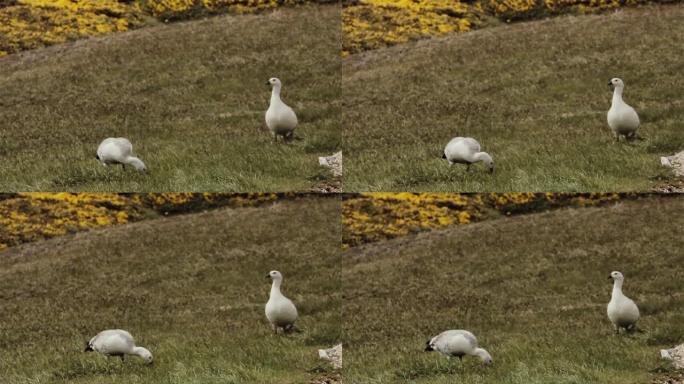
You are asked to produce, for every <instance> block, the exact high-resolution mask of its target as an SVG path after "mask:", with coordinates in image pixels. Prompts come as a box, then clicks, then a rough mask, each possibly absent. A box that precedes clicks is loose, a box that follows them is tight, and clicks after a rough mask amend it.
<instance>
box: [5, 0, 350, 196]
mask: <svg viewBox="0 0 684 384" xmlns="http://www.w3.org/2000/svg"><path fill="white" fill-rule="evenodd" d="M339 22H340V8H339V7H338V6H335V5H328V6H323V5H309V6H301V7H296V8H286V9H281V10H277V11H273V12H264V13H261V14H258V15H245V16H217V17H212V18H208V19H204V20H196V21H189V22H183V23H173V24H169V25H160V26H155V27H150V28H145V29H142V30H137V31H132V32H125V33H120V34H114V35H108V36H105V37H99V38H93V39H88V40H82V41H78V42H74V43H66V44H60V45H58V46H54V47H50V48H46V49H38V50H33V51H29V52H23V53H19V54H15V55H10V56H7V57H3V58H0V116H2V118H1V119H0V133H1V136H0V137H1V139H0V162H2V163H3V164H4V166H3V167H2V168H0V190H2V191H33V190H38V191H65V190H68V191H72V190H78V191H117V192H120V191H144V192H154V191H170V190H172V191H203V192H205V191H233V192H235V191H240V192H242V191H250V192H252V191H269V192H270V191H302V190H309V189H311V188H312V187H314V186H317V185H319V184H321V183H325V182H326V180H328V179H330V178H331V176H329V172H328V171H327V170H326V169H323V168H322V167H320V166H319V165H318V159H317V157H318V156H322V155H330V154H332V153H333V152H335V151H336V150H337V149H338V147H339V145H340V141H341V132H340V127H339V113H340V109H339V95H340V60H339V39H340V31H339ZM270 77H279V78H280V79H281V80H282V82H283V94H282V96H283V100H284V101H285V102H286V103H288V104H289V105H290V106H292V107H293V108H294V109H295V110H296V111H297V113H298V117H299V120H300V125H299V127H298V128H297V131H296V136H298V139H297V140H295V141H294V142H293V143H291V144H283V143H278V144H275V143H273V139H272V137H271V135H270V133H269V132H268V130H267V128H266V125H265V121H264V113H265V111H266V109H267V107H268V103H269V99H270V91H271V90H270V88H269V87H268V86H267V85H265V83H266V81H267V80H268V79H269V78H270ZM120 136H123V137H128V138H129V139H130V140H131V142H132V143H133V150H134V152H136V153H137V154H138V155H139V157H140V158H141V159H142V160H143V161H144V162H145V163H146V164H147V166H148V168H149V170H150V174H148V175H142V174H138V173H136V172H134V171H133V170H132V169H129V170H127V171H122V170H121V169H120V168H119V167H107V168H105V167H103V166H101V165H100V164H98V162H97V160H96V159H95V151H96V149H97V147H98V144H99V143H100V141H101V140H103V139H104V138H106V137H120Z"/></svg>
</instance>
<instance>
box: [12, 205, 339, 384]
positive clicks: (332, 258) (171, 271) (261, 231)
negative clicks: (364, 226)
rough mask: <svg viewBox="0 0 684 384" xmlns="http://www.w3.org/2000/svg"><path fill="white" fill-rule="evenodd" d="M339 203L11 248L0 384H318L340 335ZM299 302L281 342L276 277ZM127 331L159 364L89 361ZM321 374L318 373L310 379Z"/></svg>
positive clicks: (192, 217)
mask: <svg viewBox="0 0 684 384" xmlns="http://www.w3.org/2000/svg"><path fill="white" fill-rule="evenodd" d="M339 204H340V202H339V199H338V198H320V197H318V198H317V197H308V198H300V199H297V200H295V201H289V202H281V203H275V204H273V205H271V206H268V207H261V208H240V209H222V210H215V211H211V212H207V213H199V214H188V215H183V216H175V217H169V218H160V219H150V220H146V221H143V222H139V223H135V224H129V225H125V226H121V227H114V228H109V229H103V230H96V231H91V232H87V233H80V234H76V235H70V236H64V237H60V238H56V239H52V240H48V241H42V242H37V243H32V244H25V245H22V246H17V247H12V248H8V249H5V250H2V251H0V301H1V302H2V311H0V324H2V327H0V355H2V364H0V382H2V383H3V384H20V383H21V384H24V383H34V384H42V383H64V382H69V383H76V384H78V383H84V384H85V383H94V382H97V383H184V384H185V383H190V384H192V383H197V384H199V383H202V384H206V383H221V384H226V383H236V384H237V383H273V384H276V383H277V384H288V383H297V384H300V383H309V382H311V380H312V379H313V378H316V377H320V376H321V375H331V374H332V372H330V369H329V368H327V364H326V363H324V362H322V361H320V360H318V354H317V349H318V348H323V347H326V348H329V347H330V346H332V345H333V344H335V343H336V342H338V341H339V340H340V338H341V325H340V316H341V314H340V308H341V303H340V294H339V291H340V281H339V277H340V275H339V251H338V250H339V236H338V232H339V225H338V222H337V220H333V219H331V218H337V217H339V215H340V209H339ZM272 269H278V270H280V271H281V272H282V273H283V274H284V277H285V280H284V283H283V291H284V293H285V294H286V295H288V296H289V297H290V298H291V299H292V300H293V301H294V302H295V303H296V304H297V306H298V309H299V313H300V318H299V320H298V322H297V327H298V328H300V329H301V332H300V333H294V334H291V335H287V336H283V335H278V336H273V335H272V332H271V328H270V326H269V324H268V322H267V320H266V317H265V315H264V312H263V311H264V305H265V303H266V301H267V300H268V294H269V289H270V282H269V281H268V280H266V279H265V278H264V276H265V275H266V274H267V273H268V271H270V270H272ZM107 328H123V329H127V330H129V331H130V332H131V333H132V334H133V336H134V337H136V338H137V341H138V344H139V345H142V346H145V347H147V348H149V349H150V350H151V351H152V353H153V354H154V356H155V364H154V365H153V366H151V367H148V366H145V365H144V364H143V363H142V361H141V360H140V359H139V358H137V357H130V358H127V359H126V361H124V362H123V363H122V362H121V361H119V359H117V358H110V359H107V358H105V357H103V356H100V355H97V354H93V353H83V352H82V351H83V346H84V345H85V342H86V341H87V340H88V339H89V338H90V337H92V336H93V335H94V334H96V333H97V332H99V331H100V330H103V329H107ZM309 371H312V372H309Z"/></svg>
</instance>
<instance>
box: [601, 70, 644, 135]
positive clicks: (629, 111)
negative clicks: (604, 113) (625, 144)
mask: <svg viewBox="0 0 684 384" xmlns="http://www.w3.org/2000/svg"><path fill="white" fill-rule="evenodd" d="M608 85H612V86H613V88H614V90H613V101H612V103H611V105H610V109H609V110H608V126H609V127H610V129H612V130H613V134H614V135H615V140H618V141H619V140H620V136H624V137H625V139H626V140H630V139H634V138H636V130H637V128H639V115H637V113H636V111H635V110H634V108H632V107H630V106H629V105H627V103H625V102H624V101H623V100H622V92H623V91H624V89H625V83H624V82H623V81H622V80H621V79H618V78H617V77H616V78H613V79H611V80H610V82H608Z"/></svg>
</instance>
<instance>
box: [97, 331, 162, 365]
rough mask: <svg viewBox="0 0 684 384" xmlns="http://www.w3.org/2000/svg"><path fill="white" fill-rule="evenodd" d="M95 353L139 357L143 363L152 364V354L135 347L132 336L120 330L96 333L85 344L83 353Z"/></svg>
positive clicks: (122, 357)
mask: <svg viewBox="0 0 684 384" xmlns="http://www.w3.org/2000/svg"><path fill="white" fill-rule="evenodd" d="M90 351H95V352H99V353H101V354H103V355H105V356H119V357H120V358H121V360H122V361H123V359H124V355H137V356H140V357H141V358H142V359H143V360H144V361H145V363H147V364H152V361H153V359H152V353H150V351H148V350H147V349H145V348H143V347H136V345H135V341H134V340H133V336H131V334H130V333H128V332H126V331H124V330H122V329H108V330H106V331H102V332H100V333H98V334H97V335H96V336H95V337H93V338H92V339H90V341H89V342H87V343H86V347H85V352H90Z"/></svg>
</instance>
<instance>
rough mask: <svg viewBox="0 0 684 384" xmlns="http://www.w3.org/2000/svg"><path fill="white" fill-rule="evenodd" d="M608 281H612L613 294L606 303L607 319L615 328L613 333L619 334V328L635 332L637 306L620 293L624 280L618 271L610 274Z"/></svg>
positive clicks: (637, 316)
mask: <svg viewBox="0 0 684 384" xmlns="http://www.w3.org/2000/svg"><path fill="white" fill-rule="evenodd" d="M608 278H609V279H613V292H612V294H611V297H610V302H609V303H608V308H607V312H608V318H609V319H610V321H611V322H612V323H613V327H615V332H616V333H620V328H624V329H625V330H626V331H628V332H631V331H635V330H636V323H637V321H638V320H639V308H638V307H637V305H636V304H635V303H634V301H632V299H630V298H629V297H627V296H625V295H624V294H623V293H622V283H623V282H624V280H625V278H624V276H622V273H620V272H618V271H613V272H611V274H610V276H609V277H608Z"/></svg>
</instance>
